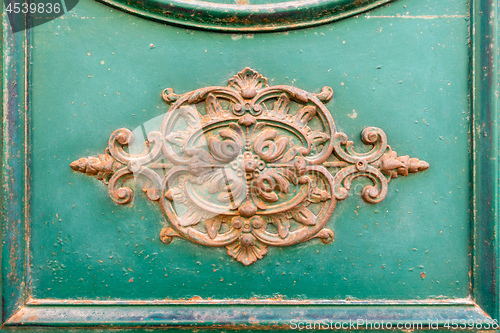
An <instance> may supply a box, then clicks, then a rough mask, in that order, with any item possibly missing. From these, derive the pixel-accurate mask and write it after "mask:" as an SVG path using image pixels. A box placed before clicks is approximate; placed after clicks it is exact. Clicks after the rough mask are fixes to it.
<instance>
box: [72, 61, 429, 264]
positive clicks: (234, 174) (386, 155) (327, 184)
mask: <svg viewBox="0 0 500 333" xmlns="http://www.w3.org/2000/svg"><path fill="white" fill-rule="evenodd" d="M332 96H333V90H332V88H330V87H324V88H323V89H322V90H321V92H320V93H318V94H313V93H310V92H307V91H304V90H301V89H298V88H295V87H291V86H286V85H278V86H271V87H270V86H268V85H267V78H265V77H264V76H262V75H261V74H259V73H258V72H256V71H254V70H252V69H250V68H245V69H244V70H242V71H241V72H239V73H238V74H237V75H235V76H233V77H232V78H231V79H229V85H228V86H227V87H216V86H212V87H207V88H202V89H198V90H195V91H192V92H188V93H185V94H182V95H177V94H174V92H173V90H172V89H165V90H164V91H163V92H162V97H163V99H164V101H165V102H166V103H167V104H169V105H170V108H169V110H168V112H167V113H166V114H165V117H164V118H163V121H162V124H161V129H160V130H159V131H152V132H151V133H149V135H148V136H147V139H146V140H145V143H144V151H143V152H142V153H140V154H130V151H129V152H126V150H125V149H124V148H127V147H129V146H130V145H131V144H132V142H133V140H134V134H133V133H132V132H131V131H130V130H128V129H125V128H122V129H118V130H116V131H115V132H114V133H113V134H111V137H110V139H109V144H108V148H107V149H106V150H105V153H104V154H100V155H99V156H98V157H88V158H81V159H79V160H77V161H74V162H73V163H71V167H72V168H73V169H74V170H76V171H80V172H83V173H86V174H88V175H91V176H96V177H97V179H99V180H102V181H103V182H104V184H106V185H107V186H108V192H109V196H110V197H111V199H112V200H113V201H115V202H116V203H119V204H127V203H130V202H131V201H132V198H133V191H132V190H131V189H130V188H129V187H126V186H124V182H126V181H129V180H130V179H134V178H135V179H136V180H138V179H141V180H142V181H141V186H142V188H143V190H144V192H145V193H146V194H147V197H148V198H149V199H150V200H152V201H158V202H159V204H160V206H161V209H162V211H163V213H164V215H165V217H166V224H167V226H166V227H165V228H164V229H163V230H162V231H161V235H160V238H161V240H162V241H163V242H164V243H166V244H168V243H170V242H171V241H172V238H173V237H181V238H184V239H186V240H189V241H192V242H195V243H198V244H201V245H205V246H213V247H221V246H225V247H226V248H227V253H228V255H230V256H231V257H233V258H234V259H236V260H238V261H239V262H241V263H243V264H244V265H250V264H252V263H253V262H255V261H256V260H257V259H262V257H263V256H264V255H265V254H266V253H267V247H268V246H279V247H284V246H290V245H295V244H299V243H303V242H305V241H308V240H310V239H312V238H320V239H321V240H322V241H323V242H324V243H330V242H332V241H333V231H332V230H330V229H327V228H325V225H326V224H327V222H328V220H329V218H330V217H331V216H332V214H333V211H334V209H335V205H336V203H337V200H339V201H340V200H343V199H345V198H347V196H348V191H349V189H350V188H351V183H352V181H353V179H355V178H357V177H367V178H368V179H369V180H371V182H372V185H368V186H365V187H364V188H363V190H362V192H361V196H362V197H363V199H364V200H365V201H366V202H369V203H378V202H380V201H382V200H383V199H384V198H385V196H386V194H387V189H388V184H389V182H390V180H391V179H392V178H396V177H397V176H398V175H402V176H406V175H408V173H415V172H418V171H423V170H425V169H427V168H428V167H429V164H428V163H427V162H424V161H420V160H418V159H416V158H409V157H408V156H398V155H397V153H396V152H395V151H393V150H392V149H391V148H390V146H388V145H387V137H386V135H385V133H384V132H383V131H382V130H381V129H379V128H375V127H368V128H365V129H364V130H363V132H362V133H361V138H362V140H363V143H365V144H366V145H371V146H372V149H371V150H370V151H368V152H366V153H358V152H356V151H355V150H354V148H353V142H352V141H349V140H348V138H347V135H346V134H344V133H341V132H337V131H336V129H335V124H334V121H333V119H332V116H331V114H330V112H329V111H328V110H327V109H326V107H325V105H324V103H326V102H328V101H329V100H330V99H331V98H332Z"/></svg>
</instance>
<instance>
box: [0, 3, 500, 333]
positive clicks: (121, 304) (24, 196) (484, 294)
mask: <svg viewBox="0 0 500 333" xmlns="http://www.w3.org/2000/svg"><path fill="white" fill-rule="evenodd" d="M498 5H499V0H471V24H470V26H471V32H470V33H471V43H472V45H471V49H470V50H471V53H470V75H471V80H470V87H471V89H470V96H471V105H470V107H471V120H472V121H471V125H470V131H471V159H470V160H471V165H472V174H471V179H472V181H473V184H472V198H471V202H472V203H471V212H472V213H471V228H472V230H471V235H472V237H473V240H472V243H471V244H472V249H471V254H472V258H473V260H472V267H471V272H472V274H471V298H470V299H462V300H443V301H429V300H422V301H414V300H411V301H324V302H320V303H314V304H311V303H308V302H301V301H264V300H262V301H251V300H235V301H227V302H225V303H224V304H220V303H219V302H212V301H207V300H205V301H195V300H194V301H158V302H152V301H151V302H139V301H116V302H114V301H90V302H89V301H85V302H83V301H49V300H34V299H32V298H31V296H30V294H29V290H28V285H29V273H30V272H29V266H28V250H29V241H30V238H29V234H30V223H31V220H30V207H29V202H30V142H29V141H30V122H29V119H30V112H31V111H30V96H29V87H30V70H29V64H30V52H29V50H30V32H29V31H28V32H26V31H21V32H18V33H15V34H14V33H12V31H11V29H10V26H9V24H8V20H7V16H6V14H5V12H3V16H2V26H1V30H2V34H3V44H2V45H1V48H2V54H3V58H2V66H1V69H2V92H1V94H2V100H3V104H2V120H3V125H2V127H1V136H2V140H1V143H0V145H1V151H2V155H1V160H0V163H1V168H0V172H1V173H0V174H1V179H2V188H1V201H0V202H1V207H2V209H1V223H2V242H1V244H0V245H1V251H0V259H1V262H2V271H1V274H0V278H1V283H0V284H1V288H2V299H1V300H0V311H1V323H3V324H2V325H3V326H60V327H61V326H73V327H74V326H77V327H93V326H113V327H120V326H122V327H139V326H143V327H151V326H173V327H193V326H197V327H227V328H235V327H240V328H242V327H244V328H257V327H259V328H262V327H267V328H290V323H291V322H292V320H294V319H297V318H301V320H303V321H306V320H315V321H319V320H327V321H330V320H333V319H332V318H336V319H335V322H338V323H340V325H341V326H342V327H344V326H343V325H346V323H349V320H350V319H354V318H366V319H370V320H373V321H385V322H391V323H393V324H395V323H397V322H408V323H410V322H422V323H423V324H424V325H425V324H427V325H428V323H429V319H437V324H438V325H439V326H440V327H443V326H444V325H445V324H446V322H447V320H451V319H456V320H461V319H465V320H470V319H474V320H482V321H485V320H488V319H494V320H498V319H499V295H500V293H499V273H498V270H499V267H498V260H499V235H498V232H499V230H498V225H499V216H498V212H499V186H500V183H499V157H500V156H499V147H498V141H499V140H498V135H499V124H500V119H499V112H498V106H499V105H498V94H499V87H498V84H499V82H498V78H499V72H498V69H499V67H498V65H499V63H498V54H499V51H500V48H499V42H498ZM339 314H342V315H341V316H339ZM201 317H202V318H203V320H200V318H201ZM139 318H140V319H139ZM424 328H425V326H424Z"/></svg>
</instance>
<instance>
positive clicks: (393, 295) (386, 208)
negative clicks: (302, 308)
mask: <svg viewBox="0 0 500 333" xmlns="http://www.w3.org/2000/svg"><path fill="white" fill-rule="evenodd" d="M452 4H453V5H454V7H451V8H450V7H449V6H444V5H442V6H441V7H440V8H438V9H434V10H431V8H432V7H431V5H430V4H428V5H427V6H425V5H424V6H422V5H421V3H420V2H419V1H405V2H401V3H394V4H392V5H391V6H390V7H386V8H382V9H379V10H377V11H374V12H372V13H370V17H367V16H361V17H359V18H354V19H348V20H344V21H341V22H338V23H337V24H334V25H324V26H320V27H317V28H313V29H306V30H296V31H290V32H288V33H275V34H256V35H232V34H214V33H211V32H206V31H194V30H193V31H186V30H185V29H182V28H176V27H171V26H164V25H159V24H158V23H154V22H150V21H146V20H142V19H137V18H136V17H132V16H130V15H128V14H125V13H122V12H119V11H116V10H112V9H110V8H109V7H106V6H103V5H101V4H99V3H95V2H91V1H83V2H81V3H80V4H79V5H78V7H77V8H75V10H74V12H73V13H72V14H71V15H68V16H67V17H66V18H64V19H62V20H60V21H53V22H50V23H48V24H46V25H44V26H41V27H40V28H38V29H35V30H34V31H33V40H34V43H33V59H34V60H33V64H34V65H33V72H32V75H33V95H32V103H33V115H32V123H33V129H32V141H33V146H32V147H33V148H32V152H33V161H32V172H33V174H32V175H33V182H32V189H33V196H32V205H31V209H32V213H33V221H37V223H33V225H32V249H33V252H32V261H31V263H32V266H31V267H32V272H33V279H32V287H33V295H34V297H35V298H63V299H65V298H71V299H78V298H84V299H94V298H100V299H108V298H111V299H114V298H125V299H164V298H171V299H178V298H191V297H194V296H199V297H202V298H208V297H210V298H216V299H224V298H250V297H262V298H266V297H273V296H278V295H279V296H282V297H284V298H287V299H304V298H305V299H346V298H350V299H426V298H441V297H443V296H444V297H445V298H466V297H467V296H468V295H469V290H468V288H469V278H468V274H469V270H470V269H469V267H470V258H469V256H468V253H469V241H468V239H470V231H469V219H468V214H469V206H470V202H469V195H470V188H469V173H470V170H469V157H468V153H467V150H468V148H467V147H468V145H469V139H468V135H469V134H468V126H469V124H468V121H467V119H468V117H469V116H470V113H469V110H468V109H469V102H468V101H469V100H468V97H469V96H468V94H469V90H468V80H467V77H468V66H467V63H468V57H469V54H468V52H469V51H468V39H467V38H468V22H469V17H468V12H467V10H468V9H467V2H466V1H461V2H453V3H452ZM432 5H433V6H434V5H436V3H433V4H432ZM405 6H406V8H405ZM402 11H404V12H402ZM426 11H427V12H426ZM406 12H408V13H409V14H405V13H406ZM431 13H432V14H433V15H436V16H438V17H436V18H433V19H427V18H418V17H417V18H399V19H397V20H394V19H392V18H387V17H386V16H391V15H396V14H402V15H409V16H416V15H426V14H427V15H428V14H431ZM439 16H446V17H439ZM447 16H453V17H447ZM103 17H106V19H99V18H103ZM89 20H91V24H89ZM437 31H439V33H437ZM89 34H91V35H92V36H94V38H93V39H86V37H85V36H88V35H89ZM151 44H153V46H154V47H153V48H151V46H150V45H151ZM47 45H51V47H50V48H48V47H46V46H47ZM264 55H265V56H264ZM75 59H77V60H78V65H76V66H75V64H74V60H75ZM245 66H249V67H252V68H256V69H257V70H259V72H260V73H263V74H264V75H266V76H267V77H269V78H270V79H272V80H273V81H272V83H273V84H290V85H294V86H297V87H301V88H304V89H307V90H310V91H319V88H320V87H322V86H324V85H331V86H332V87H333V89H334V92H335V97H334V100H333V101H332V102H330V103H329V104H328V105H327V106H328V107H329V109H330V111H331V112H332V114H333V116H334V119H335V121H336V124H337V127H338V128H339V130H341V131H343V132H345V133H349V135H350V138H352V139H354V140H356V141H357V142H359V141H360V140H359V135H360V132H361V130H362V129H363V128H364V127H366V126H377V127H380V128H383V129H384V131H386V133H387V136H388V138H389V139H388V140H389V143H390V144H391V146H392V147H393V148H394V149H395V150H396V151H398V152H400V153H403V152H404V154H409V155H411V156H418V157H419V158H422V159H424V160H426V161H429V162H430V164H431V168H430V169H429V171H428V172H426V173H423V174H419V175H415V176H413V177H407V178H405V179H401V180H400V179H397V180H395V181H394V182H391V187H390V193H389V195H388V197H387V198H386V200H384V201H383V202H382V203H381V204H378V205H370V204H367V203H364V202H363V201H362V200H361V199H360V198H359V197H357V196H354V195H353V196H352V197H350V198H349V199H347V200H346V201H344V202H342V203H339V205H338V207H337V210H336V211H335V213H334V216H333V218H332V220H331V222H330V223H331V225H332V226H333V228H334V232H335V233H336V239H335V241H334V243H333V244H331V245H323V244H322V243H321V242H310V243H305V244H302V245H299V246H295V247H289V248H283V249H282V250H280V249H276V250H274V249H273V250H270V251H272V252H273V254H272V255H269V256H266V257H265V259H263V260H260V261H259V262H257V263H255V264H254V265H252V266H251V267H244V266H242V265H240V264H238V263H237V262H235V261H234V260H233V259H231V258H229V257H227V256H226V255H225V249H223V248H221V249H210V248H209V249H206V248H203V247H202V246H198V245H194V244H191V243H189V242H185V241H180V240H175V241H174V242H173V243H172V244H170V245H168V246H167V245H163V244H161V243H159V239H158V234H159V232H160V230H161V228H162V227H163V222H162V220H163V217H162V215H161V213H160V211H159V208H158V207H157V205H155V204H152V203H150V202H147V200H145V199H144V198H141V197H140V196H136V198H135V202H134V204H133V205H132V206H119V205H116V204H115V203H113V202H112V201H111V200H109V198H108V194H107V191H106V188H105V187H104V186H102V185H101V184H99V183H98V182H97V181H94V180H92V179H89V178H88V177H86V176H84V175H80V174H74V173H73V171H72V170H71V169H69V168H68V167H67V166H68V163H69V162H71V161H73V160H75V159H77V158H79V157H81V156H88V155H95V154H96V153H99V152H100V151H102V150H103V148H104V147H105V146H106V144H107V138H108V136H109V134H110V133H111V132H112V131H113V130H114V129H117V128H120V127H127V128H130V129H133V128H135V127H137V126H140V125H141V124H142V123H144V122H146V121H148V120H149V119H151V118H153V117H156V116H158V115H161V114H162V113H164V112H166V110H167V106H166V105H165V104H164V103H163V102H162V100H161V98H160V95H159V93H160V92H161V90H162V89H163V88H165V87H173V88H175V90H176V91H180V92H181V91H189V90H193V89H197V88H200V87H203V86H206V85H224V83H225V81H226V80H227V78H228V77H230V76H231V75H233V74H234V73H236V72H237V71H238V70H239V69H240V68H243V67H245ZM48 77H57V78H59V79H58V80H45V78H48ZM36 82H41V84H39V85H38V86H37V84H36ZM48 110H50V111H48ZM74 263H77V264H76V265H75V264H74ZM451 267H453V270H452V271H450V268H451ZM421 273H424V274H425V276H426V277H425V278H424V279H423V278H422V277H421ZM131 279H132V280H133V282H129V281H130V280H131ZM68 283H71V284H72V288H71V289H69V288H67V284H68ZM159 285H165V286H168V287H166V288H158V286H159Z"/></svg>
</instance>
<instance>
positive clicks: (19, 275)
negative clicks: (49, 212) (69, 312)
mask: <svg viewBox="0 0 500 333" xmlns="http://www.w3.org/2000/svg"><path fill="white" fill-rule="evenodd" d="M2 7H3V5H2ZM27 36H28V33H27V32H26V31H20V32H17V33H13V32H12V29H11V27H10V25H9V21H8V18H7V14H6V13H5V12H4V11H3V10H2V37H3V38H2V51H3V52H2V97H3V98H2V133H1V134H2V140H1V148H2V151H1V155H0V156H1V159H0V165H1V167H0V175H1V180H2V187H1V196H0V198H1V199H0V200H1V218H2V219H1V224H2V242H1V253H2V255H1V259H2V272H1V274H0V275H1V282H2V283H1V289H2V304H1V305H2V313H1V314H2V318H1V319H2V321H1V322H2V323H4V322H5V321H6V320H7V319H8V318H9V317H11V316H12V315H13V314H14V313H16V312H17V311H18V310H19V309H20V308H22V306H23V305H24V304H25V302H26V298H27V290H26V279H27V278H26V277H27V274H26V272H27V269H26V267H27V265H26V264H27V261H26V259H27V239H28V237H27V234H26V232H27V230H28V229H27V228H26V213H27V211H26V208H27V207H28V205H27V203H26V193H27V190H28V187H26V185H27V183H26V180H27V173H26V171H27V167H26V165H27V162H28V160H27V146H26V139H27V135H26V134H27V122H26V116H27V112H26V111H27V107H28V103H27V97H28V95H27V93H26V91H27V87H28V86H27V79H28V76H27V66H28V62H27V48H28V43H27V42H28V40H27Z"/></svg>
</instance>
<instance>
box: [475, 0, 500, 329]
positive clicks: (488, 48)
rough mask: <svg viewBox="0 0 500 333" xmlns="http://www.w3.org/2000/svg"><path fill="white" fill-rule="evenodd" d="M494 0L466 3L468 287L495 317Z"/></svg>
mask: <svg viewBox="0 0 500 333" xmlns="http://www.w3.org/2000/svg"><path fill="white" fill-rule="evenodd" d="M498 4H499V0H474V1H472V4H471V16H472V24H471V39H472V50H471V56H472V59H471V60H472V66H471V97H472V100H471V106H472V115H471V116H472V125H471V139H472V163H473V168H472V170H473V171H472V172H473V174H472V181H473V185H472V186H473V188H472V190H473V196H472V199H473V204H472V209H473V210H472V214H471V216H472V219H473V221H472V222H473V223H472V225H473V237H474V241H473V248H472V256H473V260H472V265H473V267H472V272H473V274H472V276H471V287H472V296H473V298H474V301H475V302H476V303H477V304H478V306H480V307H481V309H482V310H483V311H485V312H486V313H487V314H488V315H490V316H491V317H492V318H493V319H497V320H498V319H499V318H500V314H499V285H498V281H499V280H498V260H499V252H498V248H499V247H498V244H499V241H498V235H497V232H498V208H499V186H500V183H499V163H498V158H499V155H498V153H499V150H498V134H499V131H498V126H499V123H500V122H499V118H498V117H499V113H498V75H499V73H498V51H499V44H498V40H497V37H498Z"/></svg>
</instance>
